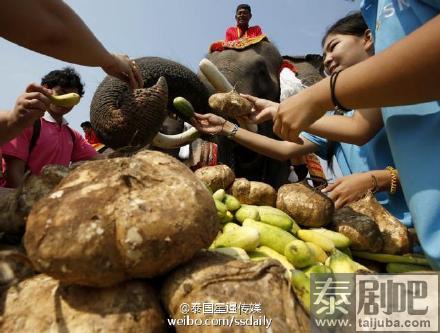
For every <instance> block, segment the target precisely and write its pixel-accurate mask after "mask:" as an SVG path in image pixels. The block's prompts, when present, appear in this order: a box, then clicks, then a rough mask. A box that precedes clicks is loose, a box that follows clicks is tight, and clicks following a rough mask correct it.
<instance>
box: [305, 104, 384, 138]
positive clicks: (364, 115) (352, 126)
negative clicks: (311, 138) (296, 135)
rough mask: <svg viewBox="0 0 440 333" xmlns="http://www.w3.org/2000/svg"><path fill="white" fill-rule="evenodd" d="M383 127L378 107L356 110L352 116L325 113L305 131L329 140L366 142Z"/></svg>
mask: <svg viewBox="0 0 440 333" xmlns="http://www.w3.org/2000/svg"><path fill="white" fill-rule="evenodd" d="M382 127H383V120H382V115H381V113H380V109H378V108H371V109H361V110H356V111H355V112H354V113H353V116H351V117H347V116H339V115H325V116H323V117H322V118H319V119H318V120H317V121H315V122H314V123H313V124H312V125H310V126H309V127H308V128H307V129H306V131H307V132H308V133H311V134H315V135H318V136H322V137H324V138H327V139H328V140H331V141H337V142H345V143H352V144H355V145H358V146H362V145H364V144H366V143H367V142H368V141H370V139H371V138H372V137H374V136H375V135H376V133H377V132H378V131H379V130H380V129H381V128H382Z"/></svg>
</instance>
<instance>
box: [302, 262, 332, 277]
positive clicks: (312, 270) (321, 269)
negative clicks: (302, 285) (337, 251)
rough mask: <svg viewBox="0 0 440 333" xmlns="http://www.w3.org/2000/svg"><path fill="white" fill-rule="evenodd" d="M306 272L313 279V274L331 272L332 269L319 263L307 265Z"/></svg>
mask: <svg viewBox="0 0 440 333" xmlns="http://www.w3.org/2000/svg"><path fill="white" fill-rule="evenodd" d="M304 273H306V275H307V276H308V277H309V278H310V279H311V278H312V276H311V274H331V273H332V270H331V269H330V268H329V267H327V266H326V265H323V264H321V263H318V264H315V265H313V266H310V267H307V268H306V269H305V270H304Z"/></svg>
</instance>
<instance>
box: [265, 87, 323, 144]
mask: <svg viewBox="0 0 440 333" xmlns="http://www.w3.org/2000/svg"><path fill="white" fill-rule="evenodd" d="M324 113H325V110H321V108H320V107H318V105H317V104H316V103H315V101H314V99H313V95H312V94H310V93H309V91H308V89H306V90H303V91H301V92H299V93H298V94H296V95H294V96H291V97H289V98H287V99H286V100H284V101H283V102H281V103H280V106H279V109H278V112H277V113H276V115H275V119H274V126H273V131H274V133H275V134H276V135H278V136H279V137H280V138H282V139H284V140H286V141H292V142H295V143H298V144H302V143H303V142H302V140H301V139H300V138H299V134H300V133H301V132H302V131H303V130H306V129H307V128H308V127H309V126H310V125H311V124H313V123H314V122H315V121H316V120H317V119H319V118H320V117H322V116H323V115H324Z"/></svg>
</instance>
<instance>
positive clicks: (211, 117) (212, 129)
mask: <svg viewBox="0 0 440 333" xmlns="http://www.w3.org/2000/svg"><path fill="white" fill-rule="evenodd" d="M191 120H192V121H191V123H192V125H193V126H194V127H195V128H197V130H198V131H200V132H202V133H206V134H211V135H216V134H220V135H224V134H225V124H226V123H227V122H228V121H227V120H226V119H224V118H222V117H220V116H217V115H215V114H212V113H207V114H199V113H195V114H194V117H193V118H192V119H191Z"/></svg>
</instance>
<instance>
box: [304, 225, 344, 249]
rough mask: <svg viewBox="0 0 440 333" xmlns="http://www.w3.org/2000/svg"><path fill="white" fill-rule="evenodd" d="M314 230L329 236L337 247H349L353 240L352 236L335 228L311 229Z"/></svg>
mask: <svg viewBox="0 0 440 333" xmlns="http://www.w3.org/2000/svg"><path fill="white" fill-rule="evenodd" d="M310 230H313V231H316V232H318V233H320V234H321V235H323V236H325V237H327V238H328V239H330V240H331V241H332V242H333V243H334V244H335V246H336V247H337V248H342V247H349V246H350V245H351V240H350V238H348V237H347V236H345V235H343V234H341V233H339V232H336V231H333V230H328V229H325V228H316V229H310Z"/></svg>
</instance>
